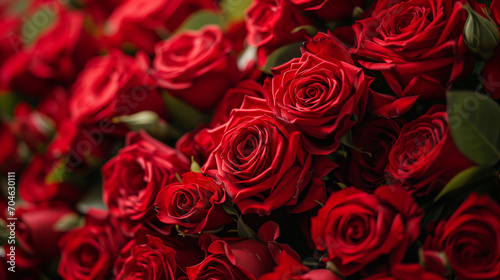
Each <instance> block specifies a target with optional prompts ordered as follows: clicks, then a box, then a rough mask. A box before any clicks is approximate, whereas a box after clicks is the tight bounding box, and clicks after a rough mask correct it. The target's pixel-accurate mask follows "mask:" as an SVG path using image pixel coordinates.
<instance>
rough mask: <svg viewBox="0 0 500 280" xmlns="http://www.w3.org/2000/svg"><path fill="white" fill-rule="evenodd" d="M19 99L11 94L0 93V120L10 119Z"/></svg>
mask: <svg viewBox="0 0 500 280" xmlns="http://www.w3.org/2000/svg"><path fill="white" fill-rule="evenodd" d="M17 102H19V97H18V96H16V95H15V94H13V93H11V92H0V119H4V120H5V119H11V118H12V117H13V115H14V108H16V104H17Z"/></svg>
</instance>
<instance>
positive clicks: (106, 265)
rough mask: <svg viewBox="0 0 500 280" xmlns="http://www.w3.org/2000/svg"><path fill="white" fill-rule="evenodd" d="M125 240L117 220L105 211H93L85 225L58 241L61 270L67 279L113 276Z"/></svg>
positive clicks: (59, 270) (109, 277)
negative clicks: (115, 263)
mask: <svg viewBox="0 0 500 280" xmlns="http://www.w3.org/2000/svg"><path fill="white" fill-rule="evenodd" d="M125 243H126V239H125V237H124V236H123V234H121V232H120V230H119V227H118V224H117V221H116V220H114V219H113V218H111V217H110V216H109V215H108V214H107V213H106V212H105V211H103V210H91V211H89V213H88V214H87V216H86V220H85V225H84V226H83V227H81V228H78V229H74V230H72V231H70V232H68V233H67V234H66V235H65V236H64V237H63V238H62V239H61V240H60V241H59V247H60V248H61V250H62V255H61V261H60V262H59V269H58V273H59V275H61V276H62V277H63V278H64V279H67V280H84V279H85V280H91V279H92V280H101V279H111V272H112V268H113V262H114V261H115V259H116V258H117V257H118V255H119V253H120V249H121V248H122V246H123V245H125Z"/></svg>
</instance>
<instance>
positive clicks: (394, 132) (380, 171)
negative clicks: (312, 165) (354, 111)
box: [335, 117, 404, 193]
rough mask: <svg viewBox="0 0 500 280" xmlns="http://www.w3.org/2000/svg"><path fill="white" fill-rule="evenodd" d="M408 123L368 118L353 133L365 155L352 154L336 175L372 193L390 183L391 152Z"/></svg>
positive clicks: (399, 120)
mask: <svg viewBox="0 0 500 280" xmlns="http://www.w3.org/2000/svg"><path fill="white" fill-rule="evenodd" d="M403 125H404V121H403V120H401V119H386V118H375V117H372V118H368V119H366V121H364V122H363V123H361V124H360V125H359V126H356V127H354V128H353V130H352V143H353V145H354V146H355V147H356V148H358V149H360V150H361V151H355V150H353V149H352V150H351V152H352V153H351V155H350V156H349V158H348V159H347V160H346V162H345V163H344V164H342V163H341V162H339V166H340V167H339V168H338V169H336V170H335V174H336V175H337V177H339V179H340V180H341V181H342V182H343V183H344V184H346V185H349V186H351V185H352V186H354V187H356V188H359V189H362V190H364V191H366V192H371V193H373V191H374V190H375V189H376V188H377V187H379V186H381V185H384V184H385V183H386V182H387V175H386V174H385V169H386V167H387V165H388V164H389V152H390V151H391V150H392V147H393V146H394V143H395V142H396V140H397V139H398V136H399V132H400V131H401V127H402V126H403Z"/></svg>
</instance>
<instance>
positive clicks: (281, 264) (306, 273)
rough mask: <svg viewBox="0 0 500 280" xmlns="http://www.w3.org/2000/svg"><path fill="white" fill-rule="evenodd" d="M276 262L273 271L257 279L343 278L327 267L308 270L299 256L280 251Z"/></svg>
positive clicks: (310, 279)
mask: <svg viewBox="0 0 500 280" xmlns="http://www.w3.org/2000/svg"><path fill="white" fill-rule="evenodd" d="M275 260H276V263H277V264H278V265H277V266H276V267H275V268H274V271H273V272H271V273H267V274H264V275H263V276H262V277H260V278H259V280H342V279H343V278H342V277H340V276H339V275H337V274H335V273H333V272H332V271H330V270H328V269H315V270H310V269H309V268H308V267H307V266H305V265H303V264H302V262H301V260H300V258H297V256H293V255H290V254H288V253H287V252H286V251H281V252H280V253H279V255H278V256H277V257H276V258H275Z"/></svg>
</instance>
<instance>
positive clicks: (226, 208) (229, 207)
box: [222, 201, 240, 217]
mask: <svg viewBox="0 0 500 280" xmlns="http://www.w3.org/2000/svg"><path fill="white" fill-rule="evenodd" d="M222 208H223V209H224V211H226V213H228V214H229V215H233V216H237V217H239V216H240V214H239V213H238V210H236V208H234V207H233V206H232V205H231V204H230V203H227V201H226V203H224V204H222Z"/></svg>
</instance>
